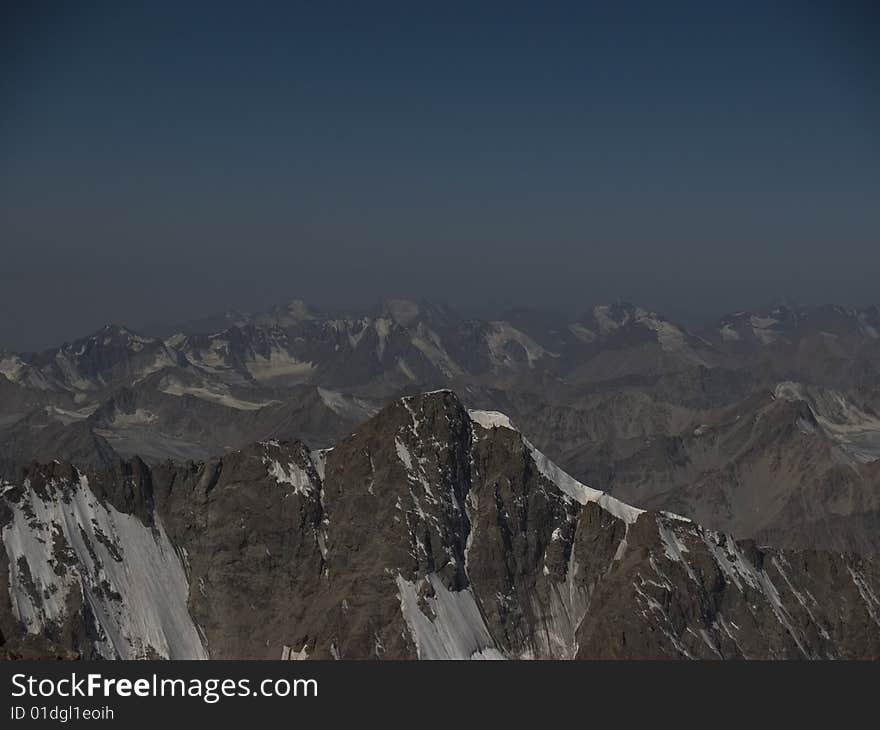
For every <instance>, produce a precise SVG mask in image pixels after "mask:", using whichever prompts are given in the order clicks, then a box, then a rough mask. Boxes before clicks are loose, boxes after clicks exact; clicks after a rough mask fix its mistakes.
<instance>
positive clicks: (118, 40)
mask: <svg viewBox="0 0 880 730" xmlns="http://www.w3.org/2000/svg"><path fill="white" fill-rule="evenodd" d="M877 13H878V10H877V8H876V7H874V6H872V5H871V4H868V3H848V4H840V3H790V4H789V3H782V4H773V5H772V6H770V5H768V4H766V3H758V2H746V3H741V4H738V5H737V6H736V7H732V6H731V7H727V6H723V7H722V6H717V5H706V4H705V3H699V2H681V3H675V4H673V5H671V6H670V5H664V6H662V7H660V6H658V5H657V4H656V3H650V2H646V1H644V0H643V1H641V2H630V3H624V4H620V5H616V6H614V7H613V8H608V7H603V6H600V5H598V4H591V3H560V4H554V5H553V6H552V7H547V6H546V5H541V4H537V3H535V4H533V5H531V4H513V5H512V4H509V3H493V2H487V3H481V4H479V6H478V7H472V6H470V5H458V6H455V5H452V6H444V7H443V8H433V7H432V8H416V7H412V6H411V5H405V4H382V5H381V6H380V5H371V6H370V7H367V6H364V5H363V4H355V3H343V4H341V5H334V7H333V8H332V9H331V8H329V7H323V6H321V7H316V6H314V5H307V4H304V3H284V4H268V5H262V6H261V7H260V8H252V7H249V6H244V5H240V4H234V3H223V2H220V3H216V2H215V3H204V4H201V3H194V4H192V5H190V4H187V7H186V8H181V7H177V6H176V5H175V4H170V3H161V2H160V3H152V4H150V5H149V6H148V7H142V8H133V7H125V8H123V7H119V6H118V5H117V4H114V3H109V2H96V3H91V4H88V5H82V6H79V7H65V8H63V9H58V8H51V9H50V8H47V7H38V4H26V5H22V6H21V7H19V8H18V9H16V10H10V11H8V13H7V15H8V18H7V21H8V22H6V23H5V24H4V28H3V30H2V31H0V33H2V40H3V42H2V44H0V60H2V62H3V63H2V64H0V94H2V99H3V102H4V110H5V112H6V113H5V114H4V116H3V118H2V120H0V134H2V137H0V241H2V259H0V261H2V263H0V307H2V310H3V312H4V315H5V316H3V317H2V318H0V349H5V350H17V351H25V350H37V349H42V348H44V347H49V346H53V345H57V344H60V343H61V342H63V341H65V340H71V339H74V338H76V337H79V336H82V335H84V334H87V333H89V332H92V331H94V330H95V329H97V328H98V327H100V326H101V325H102V324H104V323H107V322H110V321H115V322H120V323H122V324H125V325H127V326H130V327H132V328H133V329H136V330H137V329H140V328H143V327H149V326H156V325H159V324H165V323H174V322H180V321H186V320H191V319H198V318H202V317H207V316H211V315H213V314H216V313H218V312H222V311H224V310H225V309H227V308H233V309H240V310H244V311H255V310H260V309H264V308H267V307H269V306H272V305H273V304H276V303H278V302H282V301H285V300H287V299H290V298H293V297H301V298H303V299H305V300H306V301H309V302H312V303H314V304H315V305H316V306H320V307H338V308H355V307H358V308H361V307H366V306H369V305H370V304H371V303H372V302H375V301H377V300H379V299H382V298H385V297H407V298H428V299H434V300H438V301H445V302H448V303H449V304H450V305H451V306H453V307H454V308H456V309H459V310H461V311H463V312H466V313H473V314H481V313H482V314H483V315H485V314H497V313H500V312H502V311H504V310H505V309H509V308H511V307H515V306H522V307H539V308H542V309H547V310H550V311H560V312H563V313H568V314H577V313H579V312H582V311H584V310H585V309H586V308H588V307H589V306H590V305H592V304H595V303H600V302H609V301H617V300H626V301H631V302H634V303H636V304H640V305H642V306H646V307H649V308H651V309H654V310H657V311H659V312H661V313H663V314H664V315H666V316H668V317H670V318H671V319H674V320H677V321H681V322H683V323H684V324H687V325H689V326H695V325H699V324H702V323H705V322H709V321H712V320H713V319H714V318H717V317H719V316H721V315H723V314H725V313H727V312H731V311H735V310H741V309H753V308H757V307H760V306H762V304H763V303H765V302H767V301H770V300H773V299H775V298H777V297H789V298H791V299H794V300H796V301H798V302H800V303H802V304H804V305H806V306H812V305H818V304H824V303H836V304H842V305H846V306H866V305H870V304H875V303H877V302H878V299H880V298H878V297H877V296H876V294H875V292H876V289H877V281H878V280H880V205H878V200H880V175H878V174H877V171H878V170H880V145H878V141H880V131H878V130H880V98H878V97H880V95H878V91H877V90H878V89H880V54H877V52H876V48H878V47H880V39H878V38H876V35H877V29H878V27H880V24H878V23H877Z"/></svg>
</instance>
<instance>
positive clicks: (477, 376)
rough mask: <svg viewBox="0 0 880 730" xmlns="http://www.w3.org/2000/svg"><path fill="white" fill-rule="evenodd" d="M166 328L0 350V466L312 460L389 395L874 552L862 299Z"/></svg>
mask: <svg viewBox="0 0 880 730" xmlns="http://www.w3.org/2000/svg"><path fill="white" fill-rule="evenodd" d="M214 326H216V327H218V329H217V330H216V331H210V328H212V327H214ZM182 330H183V331H180V332H176V333H169V334H168V335H167V336H165V337H161V338H160V337H147V336H142V335H139V334H137V333H134V332H132V331H131V330H129V329H127V328H125V327H123V326H120V325H108V326H107V327H105V328H103V329H101V330H100V331H98V332H96V333H94V334H93V335H90V336H88V337H84V338H82V339H79V340H76V341H74V342H71V343H66V344H64V345H62V346H61V347H58V348H55V349H51V350H47V351H45V352H42V353H32V354H25V353H3V354H0V473H2V474H3V475H5V476H6V478H7V479H17V478H18V476H19V475H20V473H21V469H22V468H24V467H28V466H29V465H30V464H31V462H33V461H37V462H40V463H49V462H52V461H53V460H56V459H57V460H60V461H67V462H70V463H72V464H74V465H77V466H79V467H83V468H85V467H86V466H94V467H96V468H113V467H114V465H116V464H117V463H118V461H119V460H120V458H124V459H128V458H133V457H135V456H138V457H140V458H142V459H143V460H144V461H145V462H147V463H148V464H153V465H156V464H161V463H163V462H164V461H165V460H167V459H172V460H174V461H176V462H179V463H183V462H186V461H187V460H190V459H192V460H196V461H204V460H207V459H210V458H212V457H215V456H220V455H222V454H224V453H229V452H231V451H234V450H235V449H239V448H243V447H246V446H247V445H248V444H252V443H254V442H257V441H264V440H268V439H281V440H292V439H300V440H303V441H305V442H307V443H309V444H310V446H311V447H312V448H322V447H326V446H330V445H331V444H333V443H336V442H337V441H338V440H339V439H340V438H343V437H345V436H346V435H347V434H349V433H351V432H352V431H354V430H355V429H356V428H357V427H358V425H359V424H361V423H363V422H364V421H366V420H367V419H368V418H369V417H371V416H372V415H374V414H375V413H377V412H378V411H379V410H380V409H381V408H382V407H383V406H384V405H385V404H387V403H389V402H391V401H393V400H394V399H396V398H399V397H401V396H404V395H408V394H415V393H420V392H423V391H430V390H434V389H438V388H450V389H452V390H454V391H455V392H456V393H457V394H458V395H459V397H460V398H461V399H462V402H464V403H465V405H466V406H467V407H469V408H473V409H482V410H499V411H503V412H505V413H507V414H508V415H509V416H510V417H511V418H512V419H513V420H514V421H515V422H516V423H517V424H518V425H519V426H520V427H521V428H522V429H523V431H524V432H525V433H528V434H529V437H530V439H532V441H533V442H534V443H535V445H536V446H537V447H538V448H540V449H541V451H542V452H544V453H546V454H547V455H548V457H550V458H552V459H553V460H554V461H555V462H557V463H559V464H560V466H561V467H562V468H564V469H566V470H567V471H568V472H570V473H571V474H572V475H573V476H574V477H576V478H577V479H579V480H581V481H582V482H584V483H587V484H594V485H597V486H599V487H600V488H602V489H603V490H605V491H608V492H610V493H612V494H614V495H615V496H617V497H619V498H620V499H622V500H624V501H629V502H633V503H637V504H640V505H644V506H648V507H651V508H655V509H669V510H673V511H675V512H677V513H680V514H683V515H686V516H689V517H693V518H695V519H698V520H699V522H700V523H701V524H704V525H706V526H707V527H709V528H712V529H719V530H722V531H726V532H730V533H731V534H733V535H735V536H736V537H737V538H752V539H756V540H759V541H761V542H762V543H766V544H770V545H775V546H779V547H785V548H800V547H820V548H827V549H833V550H857V551H859V552H861V553H863V554H874V553H876V552H877V551H878V549H880V461H878V457H880V416H878V413H880V310H878V308H876V307H873V308H867V309H862V310H854V309H847V308H843V307H836V306H826V307H818V308H813V309H803V308H799V307H796V306H794V305H792V304H786V303H781V304H777V305H774V306H771V307H769V308H767V309H765V310H759V311H755V312H738V313H735V314H732V315H729V316H726V317H723V318H722V319H721V320H720V321H719V322H717V323H716V324H714V325H713V326H711V327H707V328H703V329H701V330H699V331H690V330H688V329H687V328H685V327H683V326H681V325H679V324H676V323H675V322H672V321H670V320H669V319H667V318H665V317H663V316H661V315H659V314H657V313H655V312H651V311H649V310H647V309H645V308H641V307H638V306H635V305H631V304H625V303H617V304H610V305H599V306H595V307H593V308H591V309H590V310H589V311H588V312H586V313H585V314H584V315H582V316H580V317H578V318H574V319H571V318H565V317H562V316H558V315H554V314H548V313H546V312H536V311H531V310H516V311H512V312H510V313H509V314H507V315H505V316H504V318H501V319H497V320H480V319H473V318H465V317H461V316H459V315H457V314H456V313H455V312H454V311H452V310H451V309H449V308H448V307H445V306H442V305H438V304H433V303H430V302H422V301H411V300H387V301H385V302H383V303H382V304H380V305H379V306H377V307H375V308H373V309H371V310H369V311H364V312H354V313H340V312H324V311H319V310H316V309H314V308H312V307H310V306H308V305H307V304H305V303H304V302H302V301H300V300H294V301H292V302H290V303H289V304H287V305H285V306H280V307H275V308H272V309H270V310H267V311H264V312H259V313H256V314H242V313H227V314H226V315H221V316H219V317H216V318H212V319H211V320H208V321H203V322H200V323H198V322H197V323H190V324H189V325H187V326H186V327H183V328H182Z"/></svg>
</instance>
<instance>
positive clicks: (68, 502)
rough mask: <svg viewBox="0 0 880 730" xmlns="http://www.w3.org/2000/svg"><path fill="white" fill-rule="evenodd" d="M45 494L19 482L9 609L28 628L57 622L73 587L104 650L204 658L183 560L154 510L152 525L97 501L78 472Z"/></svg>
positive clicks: (9, 542)
mask: <svg viewBox="0 0 880 730" xmlns="http://www.w3.org/2000/svg"><path fill="white" fill-rule="evenodd" d="M62 489H64V490H65V491H64V492H63V493H62V491H61V490H62ZM46 491H47V494H48V496H47V498H45V499H44V498H41V497H40V495H38V494H37V493H36V492H35V491H34V490H33V489H32V488H31V484H30V482H29V481H25V483H24V494H23V496H22V497H21V498H20V499H19V500H18V502H17V503H13V502H10V503H9V504H10V507H11V508H12V512H13V518H12V521H11V522H10V523H9V524H7V525H6V526H5V527H4V528H3V532H2V540H3V545H4V547H5V549H6V555H7V558H8V559H9V594H10V598H11V601H12V610H13V613H14V615H15V616H16V618H17V619H18V620H19V621H21V622H22V623H23V624H24V625H25V627H26V628H27V631H28V632H29V633H32V634H38V633H43V632H44V631H45V630H46V628H47V627H49V626H50V625H51V624H57V623H59V622H61V621H62V620H63V619H64V617H65V615H66V613H67V611H68V602H69V600H70V599H71V593H72V592H76V593H80V594H81V596H82V601H83V604H84V608H86V607H87V608H88V610H90V612H91V613H92V615H93V616H94V619H95V624H96V629H97V637H96V639H95V644H96V648H97V650H98V652H99V653H100V655H101V656H102V657H104V658H107V659H113V658H117V657H118V658H121V659H142V658H147V657H148V656H150V655H152V654H153V653H155V654H158V655H159V656H160V657H165V658H168V659H206V658H207V652H206V651H205V647H204V646H203V644H202V640H201V638H200V634H199V630H198V627H197V626H196V625H195V624H194V622H193V620H192V618H191V617H190V615H189V611H188V609H187V598H188V596H189V583H188V581H187V577H186V573H185V570H184V566H183V564H182V563H181V560H180V557H179V556H178V554H177V552H176V551H175V549H174V547H173V546H172V544H171V542H170V540H169V539H168V536H167V534H166V533H165V529H164V528H163V526H162V523H161V521H160V520H159V517H158V515H154V525H153V527H152V528H150V527H147V526H146V525H144V524H143V523H142V522H141V521H140V520H139V519H138V518H137V517H134V516H133V515H128V514H123V513H121V512H118V511H117V510H116V509H115V508H114V507H113V506H111V505H105V504H102V503H100V502H99V501H98V499H97V498H96V497H95V495H94V494H93V493H92V491H91V489H90V488H89V484H88V480H87V479H86V478H85V477H84V476H80V477H79V480H78V482H77V483H74V484H71V485H65V486H63V487H62V486H61V485H58V484H55V483H50V484H49V485H47V488H46Z"/></svg>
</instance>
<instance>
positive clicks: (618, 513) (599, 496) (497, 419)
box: [468, 411, 644, 524]
mask: <svg viewBox="0 0 880 730" xmlns="http://www.w3.org/2000/svg"><path fill="white" fill-rule="evenodd" d="M468 413H469V415H470V418H471V420H472V421H473V422H475V423H478V424H479V425H481V426H482V427H483V428H486V429H492V428H506V429H509V430H511V431H516V432H517V433H519V430H518V429H517V428H516V427H514V425H513V424H512V423H511V421H510V419H509V418H508V417H507V416H505V415H504V414H503V413H498V412H497V411H469V412H468ZM520 437H521V438H522V440H523V443H524V444H525V445H526V447H527V448H528V450H529V452H530V453H531V456H532V459H533V460H534V462H535V465H536V466H537V467H538V471H539V472H541V474H542V476H544V477H545V478H546V479H547V480H548V481H550V482H552V483H553V484H555V485H556V486H557V487H558V488H559V490H560V491H561V492H563V494H565V495H566V496H568V497H571V498H572V499H574V500H575V501H576V502H579V503H580V504H587V503H589V502H595V503H597V504H598V505H599V506H600V507H602V508H603V509H604V510H605V511H606V512H609V513H610V514H612V515H614V516H615V517H617V518H618V519H620V520H623V521H624V522H626V523H627V524H632V523H633V522H635V521H636V520H637V519H638V517H639V515H640V514H642V513H643V512H644V510H641V509H638V508H636V507H633V506H631V505H628V504H626V503H625V502H621V501H620V500H619V499H615V498H614V497H612V496H611V495H609V494H606V493H605V492H602V491H600V490H598V489H593V488H592V487H588V486H587V485H586V484H581V482H579V481H578V480H577V479H575V478H574V477H573V476H571V475H570V474H568V473H566V472H565V471H563V470H562V469H560V468H559V467H558V466H557V465H556V464H554V463H553V462H552V461H550V459H548V458H547V457H546V456H544V454H542V453H541V452H540V451H538V449H536V448H535V447H534V446H533V445H532V443H531V442H530V441H529V440H528V439H527V438H525V436H522V434H520Z"/></svg>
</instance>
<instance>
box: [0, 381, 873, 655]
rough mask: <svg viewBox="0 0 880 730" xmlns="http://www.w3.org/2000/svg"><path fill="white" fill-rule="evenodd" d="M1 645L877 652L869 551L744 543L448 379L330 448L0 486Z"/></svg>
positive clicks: (51, 471)
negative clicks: (656, 501) (616, 494)
mask: <svg viewBox="0 0 880 730" xmlns="http://www.w3.org/2000/svg"><path fill="white" fill-rule="evenodd" d="M2 489H3V494H2V500H0V504H2V511H0V521H2V538H3V543H4V547H5V550H4V551H3V553H2V554H0V579H2V580H0V633H2V641H3V644H2V646H3V651H4V653H5V655H6V656H8V657H10V658H18V657H33V656H59V657H63V658H74V657H89V656H103V657H108V658H113V657H130V658H138V657H148V656H165V657H170V658H183V657H199V656H206V657H212V658H281V657H283V658H291V659H304V658H330V657H333V658H341V659H384V658H389V659H390V658H425V659H436V658H459V659H468V658H483V659H492V658H536V659H543V658H563V659H576V658H701V659H715V658H724V659H732V658H749V659H756V658H785V659H789V658H790V659H796V658H832V657H834V658H877V657H878V656H880V598H878V597H880V568H878V565H877V564H876V562H874V561H873V560H871V559H868V558H860V557H858V556H856V555H849V554H846V555H841V554H839V553H826V552H820V551H781V550H775V549H770V548H763V547H757V546H756V545H755V544H754V543H752V542H748V541H746V542H737V541H735V540H733V539H732V538H730V537H729V536H727V535H725V534H722V533H717V532H713V531H710V530H706V529H704V528H702V527H700V526H698V525H697V524H695V523H694V522H691V521H690V520H687V519H684V518H681V517H677V516H675V515H671V514H668V513H663V512H644V511H642V510H639V509H635V508H633V507H630V506H629V505H627V504H624V503H622V502H619V501H618V500H616V499H614V498H612V497H610V496H609V495H607V494H604V493H602V492H598V491H596V490H592V489H590V488H589V487H586V486H585V485H583V484H581V483H579V482H577V481H576V480H575V479H573V478H572V477H570V476H569V475H568V474H566V473H564V472H563V471H561V470H560V469H559V468H558V467H556V466H555V464H553V463H552V462H551V461H549V460H548V459H547V458H546V457H545V456H544V455H543V454H542V453H541V452H539V451H538V450H537V449H535V447H534V446H533V445H532V444H531V443H530V442H529V441H528V440H527V439H525V438H524V437H523V436H522V434H520V433H519V432H518V431H517V430H515V429H514V428H513V427H512V426H511V424H510V422H509V421H508V420H507V419H506V418H505V417H504V416H501V415H500V414H498V413H493V412H470V413H469V412H468V411H467V410H466V409H465V408H464V406H463V405H462V404H461V402H460V401H459V400H458V398H457V397H456V396H455V395H454V394H453V393H452V392H451V391H437V392H433V393H427V394H424V395H418V396H412V397H406V398H403V399H400V400H398V401H395V402H394V403H392V404H391V405H389V406H387V407H386V408H385V409H384V410H383V411H382V412H381V413H379V414H378V415H377V416H375V417H374V418H372V419H370V420H369V421H367V422H366V423H365V424H364V425H363V426H362V427H361V428H360V429H359V430H358V431H357V432H356V433H354V434H352V435H350V436H348V437H346V438H344V439H342V440H340V441H339V442H338V443H337V444H336V446H335V447H334V448H332V449H330V450H323V451H310V450H309V449H308V448H307V447H306V446H304V445H303V444H302V443H300V442H278V441H266V442H262V443H258V444H255V445H253V446H251V447H249V448H247V449H243V450H241V451H234V452H230V453H228V454H226V455H225V456H224V457H222V458H215V459H212V460H209V461H207V462H202V463H193V462H190V463H188V464H183V465H181V464H174V463H172V462H166V463H164V464H160V465H156V466H153V467H152V468H151V467H148V466H147V465H146V464H144V463H143V462H140V461H136V462H131V463H124V464H120V465H118V466H117V467H115V468H114V469H112V470H109V471H90V472H83V471H79V470H76V469H74V468H72V467H69V466H64V465H60V464H54V465H49V466H46V467H37V466H34V467H32V468H31V469H29V470H28V471H27V473H26V474H25V475H23V477H22V478H21V479H20V480H18V481H17V482H15V483H9V484H6V485H5V486H4V487H3V488H2Z"/></svg>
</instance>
